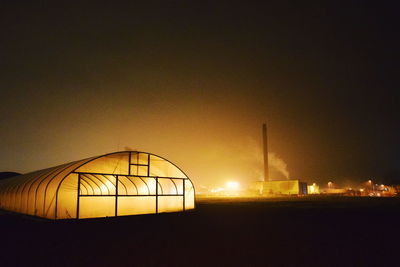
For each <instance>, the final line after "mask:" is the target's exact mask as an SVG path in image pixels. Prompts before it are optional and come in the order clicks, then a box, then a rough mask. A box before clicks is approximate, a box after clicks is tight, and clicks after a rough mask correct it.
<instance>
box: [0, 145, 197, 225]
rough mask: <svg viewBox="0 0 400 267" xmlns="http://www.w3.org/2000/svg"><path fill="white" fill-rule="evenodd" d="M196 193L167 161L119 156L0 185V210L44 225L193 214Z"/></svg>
mask: <svg viewBox="0 0 400 267" xmlns="http://www.w3.org/2000/svg"><path fill="white" fill-rule="evenodd" d="M194 207H195V189H194V186H193V184H192V182H191V181H190V179H189V178H188V177H187V175H186V174H185V173H184V172H183V171H182V170H181V169H179V168H178V167H177V166H176V165H174V164H173V163H171V162H170V161H168V160H166V159H164V158H162V157H160V156H157V155H154V154H151V153H146V152H137V151H123V152H115V153H110V154H106V155H102V156H98V157H92V158H88V159H83V160H79V161H74V162H71V163H67V164H64V165H60V166H56V167H52V168H49V169H45V170H40V171H35V172H32V173H28V174H23V175H18V176H15V177H12V178H8V179H5V180H2V181H0V208H1V209H4V210H9V211H13V212H18V213H23V214H29V215H33V216H38V217H43V218H48V219H82V218H96V217H112V216H125V215H136V214H151V213H161V212H178V211H186V210H190V209H194Z"/></svg>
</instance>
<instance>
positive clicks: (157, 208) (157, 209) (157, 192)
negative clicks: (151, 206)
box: [155, 177, 158, 213]
mask: <svg viewBox="0 0 400 267" xmlns="http://www.w3.org/2000/svg"><path fill="white" fill-rule="evenodd" d="M155 179H156V213H158V177H156V178H155Z"/></svg>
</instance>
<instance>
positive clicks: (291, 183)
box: [263, 180, 307, 195]
mask: <svg viewBox="0 0 400 267" xmlns="http://www.w3.org/2000/svg"><path fill="white" fill-rule="evenodd" d="M263 194H264V195H307V183H304V182H300V181H299V180H281V181H267V182H264V184H263Z"/></svg>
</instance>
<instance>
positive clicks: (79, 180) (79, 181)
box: [76, 174, 81, 219]
mask: <svg viewBox="0 0 400 267" xmlns="http://www.w3.org/2000/svg"><path fill="white" fill-rule="evenodd" d="M80 194H81V174H78V193H77V200H76V218H77V219H79V199H80Z"/></svg>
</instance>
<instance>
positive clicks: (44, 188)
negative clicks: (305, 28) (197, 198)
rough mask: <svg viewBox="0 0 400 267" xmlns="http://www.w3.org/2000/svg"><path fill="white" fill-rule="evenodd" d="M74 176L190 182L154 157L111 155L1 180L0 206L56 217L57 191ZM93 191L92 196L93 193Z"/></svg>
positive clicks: (144, 153)
mask: <svg viewBox="0 0 400 267" xmlns="http://www.w3.org/2000/svg"><path fill="white" fill-rule="evenodd" d="M77 174H87V175H88V174H90V175H102V176H101V177H103V176H104V177H106V176H107V175H113V176H118V175H121V176H129V177H152V178H155V177H157V178H158V177H160V178H176V179H187V180H189V179H188V177H187V175H186V174H185V173H184V172H183V171H182V170H181V169H180V168H179V167H177V166H176V165H174V164H173V163H171V162H170V161H168V160H167V159H165V158H162V157H160V156H157V155H155V154H151V153H147V152H140V151H121V152H114V153H109V154H105V155H101V156H97V157H91V158H87V159H82V160H78V161H74V162H70V163H67V164H63V165H59V166H55V167H52V168H48V169H44V170H39V171H35V172H31V173H27V174H23V175H19V176H15V177H12V178H9V179H4V180H2V181H0V207H2V208H3V209H7V210H12V211H16V212H20V213H26V214H31V215H35V216H40V217H51V218H52V217H54V218H56V217H57V208H58V203H57V202H58V198H59V194H60V193H59V192H60V188H63V187H65V190H67V191H68V190H69V189H68V186H69V187H71V186H72V184H70V185H69V184H68V180H69V179H70V177H72V176H73V175H77ZM106 178H107V177H106ZM102 179H103V178H102ZM189 181H190V180H189ZM93 183H94V184H96V183H97V184H96V186H97V187H99V188H100V189H101V188H102V187H104V186H107V185H106V184H107V183H108V181H107V182H104V181H103V182H102V181H101V180H100V181H97V182H93ZM75 184H76V183H75ZM82 184H83V183H82ZM99 184H100V185H99ZM84 186H85V185H84V184H83V187H84ZM83 187H82V189H80V191H82V190H83V189H84V188H83ZM114 187H115V183H114ZM75 190H76V188H75ZM193 190H194V188H193ZM92 191H93V194H94V193H95V190H92ZM100 191H101V190H100ZM137 193H138V192H137Z"/></svg>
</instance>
